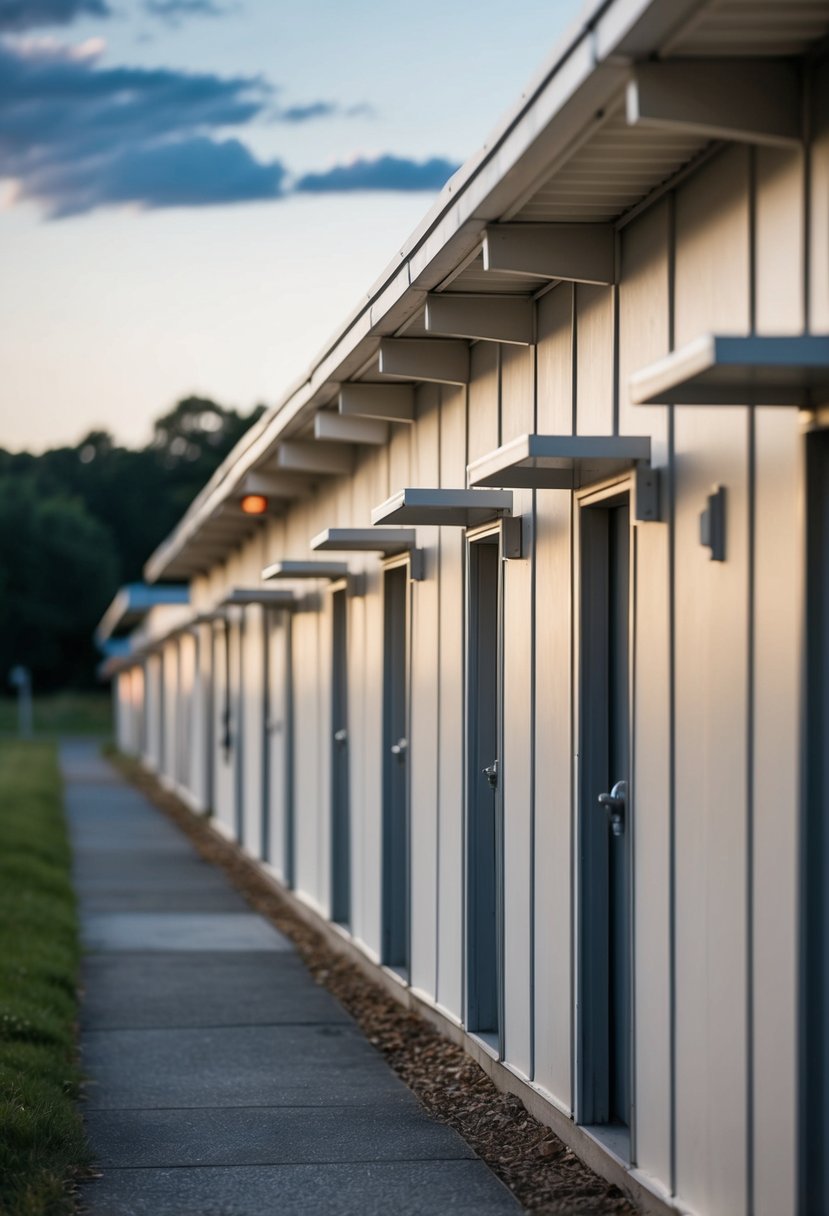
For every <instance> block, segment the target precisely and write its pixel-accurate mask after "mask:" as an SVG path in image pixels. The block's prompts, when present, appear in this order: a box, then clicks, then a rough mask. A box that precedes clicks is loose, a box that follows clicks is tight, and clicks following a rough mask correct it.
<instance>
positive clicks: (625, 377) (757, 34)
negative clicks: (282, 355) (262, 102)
mask: <svg viewBox="0 0 829 1216" xmlns="http://www.w3.org/2000/svg"><path fill="white" fill-rule="evenodd" d="M827 32H829V4H827V3H825V2H818V0H798V3H797V4H791V5H790V4H773V3H768V2H767V0H720V2H715V0H607V2H605V3H601V4H597V5H595V6H594V8H593V9H592V11H591V12H589V13H588V14H587V16H586V17H585V19H584V20H582V22H581V23H580V24H579V25H578V26H577V27H576V28H575V29H574V30H573V31H572V33H571V36H570V37H569V38H568V39H567V40H566V42H565V43H564V45H563V46H562V47H561V48H560V50H559V52H558V54H557V55H556V57H555V58H554V59H553V60H552V61H551V63H550V64H549V65H548V66H547V67H546V69H545V70H544V72H543V73H542V74H541V75H540V76H539V77H538V79H537V80H536V81H534V82H533V84H532V85H531V87H530V88H529V89H528V90H527V92H526V93H525V95H524V96H523V97H522V99H521V102H520V104H519V105H518V106H517V107H516V109H515V110H514V111H513V112H512V113H511V114H509V115H508V116H507V118H506V120H505V121H504V122H503V124H502V125H501V126H500V127H499V128H498V130H497V131H496V132H495V133H494V135H493V136H492V138H491V139H490V140H489V141H488V142H487V144H486V145H485V146H484V148H483V149H482V151H481V152H480V153H479V154H478V155H476V156H474V157H473V158H472V159H471V160H470V162H469V163H468V164H467V165H466V166H465V167H464V168H463V169H462V170H460V172H459V173H458V174H456V176H455V177H454V178H453V179H452V181H451V182H450V183H449V184H448V185H447V187H446V188H445V190H444V191H443V193H442V195H441V197H440V199H439V200H438V202H437V204H436V206H435V207H434V208H433V209H432V211H431V212H430V213H429V214H428V215H427V217H426V218H425V220H424V222H423V224H422V225H421V227H420V228H419V229H418V230H417V231H416V232H415V233H414V235H413V236H412V238H411V239H410V240H409V241H408V243H407V244H406V245H405V247H404V248H403V249H402V251H401V252H400V254H399V255H398V256H397V257H396V258H395V260H394V262H393V263H392V264H391V266H390V267H389V268H388V269H387V271H386V272H385V274H384V275H383V276H382V278H381V279H380V280H379V281H378V283H377V285H376V286H375V287H374V289H373V290H372V291H371V292H370V293H369V295H368V296H367V297H366V298H365V299H364V300H363V301H362V302H361V304H360V306H359V307H358V309H357V310H356V311H355V313H354V314H353V315H352V316H351V317H350V318H348V320H347V321H346V323H345V324H344V325H343V328H342V330H341V331H340V332H339V334H338V335H337V337H336V338H335V339H334V340H333V342H332V343H331V344H330V346H329V347H328V348H327V349H326V350H325V351H324V352H323V353H322V355H321V356H320V358H319V360H318V361H317V362H316V363H315V364H314V366H312V367H311V368H310V369H309V371H308V374H307V377H306V378H305V380H304V381H303V382H302V383H301V384H299V385H298V386H297V387H296V388H295V389H294V390H293V391H292V392H291V393H290V394H289V395H288V396H287V397H286V398H285V400H284V401H282V402H281V404H280V405H279V406H278V407H277V408H275V409H273V410H271V411H270V412H268V413H267V414H266V415H265V416H263V418H262V419H261V420H260V421H259V422H258V423H257V424H256V426H255V427H254V428H253V429H252V431H251V432H249V434H248V435H247V436H246V437H245V438H244V440H243V441H242V442H241V443H240V444H239V445H238V447H237V448H236V450H235V451H234V452H233V453H232V454H231V456H230V457H228V459H227V460H226V461H225V463H224V464H223V465H222V467H221V468H220V469H219V470H218V471H217V473H216V474H215V476H214V477H213V479H212V480H211V481H210V483H209V484H208V485H207V486H206V487H205V489H204V490H203V491H202V493H201V494H200V495H199V496H198V498H197V499H196V501H195V502H194V503H193V505H192V507H191V508H190V510H189V511H188V512H187V514H186V515H185V516H184V518H183V519H182V520H181V522H180V524H179V525H178V527H177V528H176V529H175V531H174V532H173V533H172V534H171V535H170V537H169V538H168V539H167V540H166V541H165V543H164V544H163V545H162V546H161V547H160V548H159V549H158V550H157V552H156V553H155V554H154V555H153V556H152V558H151V559H150V561H149V563H148V565H147V569H146V577H147V579H148V580H149V581H150V582H151V583H158V582H164V581H173V582H176V583H187V584H188V585H189V588H190V607H189V609H188V612H189V616H188V618H187V619H186V620H184V621H179V622H177V623H176V625H175V627H174V629H173V630H172V631H170V630H167V629H162V628H161V627H160V626H159V629H158V630H156V631H152V630H151V631H150V636H148V637H147V638H145V643H144V645H145V649H144V650H143V651H142V652H139V654H137V655H135V656H133V658H132V659H131V660H121V665H120V667H119V673H118V674H117V677H116V679H117V696H118V699H119V702H123V703H124V704H132V705H134V706H135V705H136V694H135V688H136V686H137V685H136V681H138V686H140V682H141V680H142V678H143V681H144V688H145V690H146V697H145V701H144V705H145V713H144V717H143V721H142V723H141V726H140V729H139V730H138V731H136V728H135V726H134V725H131V726H129V727H128V726H126V725H124V724H125V723H127V722H131V721H132V719H131V718H130V715H129V714H126V713H125V714H124V715H123V716H121V717H120V718H119V729H120V730H121V735H120V738H121V744H122V746H124V747H126V748H128V749H130V750H134V751H135V750H140V752H141V754H142V755H143V757H144V760H145V762H146V763H147V764H148V765H149V766H150V767H151V768H153V769H154V770H156V771H158V772H159V773H160V775H161V776H162V778H163V779H164V780H165V781H167V782H168V783H170V784H171V785H173V786H174V787H175V788H176V789H177V790H178V791H179V793H180V794H181V795H182V796H183V797H184V798H186V799H187V800H188V801H189V802H190V804H191V805H192V806H193V807H194V808H196V809H197V810H207V809H209V810H210V811H211V812H212V815H213V822H214V824H215V826H216V829H217V830H218V831H221V832H222V833H224V834H225V835H227V836H229V837H232V838H233V839H235V840H237V841H238V842H239V843H240V845H241V846H242V848H243V849H244V850H246V851H247V852H248V853H249V854H251V855H252V856H253V857H255V858H257V859H259V860H260V861H261V863H262V865H263V866H264V867H265V868H266V869H267V870H268V871H269V872H270V873H271V874H272V875H273V877H274V878H275V880H277V881H278V882H279V883H280V884H282V885H283V886H285V887H286V888H290V890H291V891H292V892H293V898H295V900H296V901H297V903H298V904H300V905H301V906H302V907H303V908H304V909H305V910H306V913H307V914H308V915H309V916H314V917H316V918H317V919H318V921H319V923H321V924H323V925H327V926H329V928H328V931H329V932H330V933H332V934H336V935H337V936H338V939H339V941H340V943H341V944H342V946H343V948H344V949H346V950H350V951H352V952H353V953H354V954H355V955H357V956H359V957H360V959H361V960H363V961H365V962H367V964H371V965H374V966H375V968H376V971H377V974H378V976H382V978H383V980H384V982H386V983H388V984H390V985H392V986H395V987H396V989H397V991H398V993H399V995H400V997H401V999H402V1000H405V1001H409V1002H411V1003H413V1004H415V1005H417V1006H418V1007H419V1008H421V1009H423V1010H424V1012H425V1013H426V1014H427V1016H429V1017H431V1018H432V1019H433V1020H435V1021H436V1022H437V1023H438V1024H439V1025H441V1026H442V1027H443V1028H444V1029H445V1030H446V1032H447V1033H449V1034H452V1035H454V1036H455V1037H457V1038H459V1039H460V1040H462V1041H463V1042H464V1043H465V1045H466V1046H467V1048H468V1050H470V1051H471V1052H472V1053H473V1054H474V1055H475V1056H476V1057H477V1058H478V1059H479V1060H480V1061H481V1063H482V1064H483V1066H484V1067H486V1068H487V1069H488V1070H489V1071H490V1072H491V1073H492V1075H493V1076H494V1077H495V1078H496V1080H497V1081H498V1083H499V1084H501V1085H503V1086H508V1087H509V1088H511V1089H513V1090H514V1091H515V1092H516V1093H518V1094H520V1095H521V1097H522V1098H523V1099H524V1100H525V1101H526V1102H527V1103H528V1105H530V1106H531V1108H532V1109H533V1111H534V1112H535V1113H537V1114H539V1115H540V1116H541V1117H542V1118H544V1119H545V1120H547V1121H548V1122H549V1123H550V1125H551V1126H552V1127H554V1128H555V1129H556V1131H558V1132H559V1134H560V1135H562V1136H563V1138H564V1139H565V1140H567V1141H568V1143H570V1144H572V1145H573V1146H574V1147H575V1149H576V1150H577V1151H578V1152H580V1153H581V1154H582V1155H585V1156H586V1157H587V1158H588V1159H589V1160H590V1161H591V1162H592V1163H593V1164H594V1165H595V1166H596V1168H598V1169H600V1170H601V1171H602V1172H604V1173H606V1174H607V1175H608V1176H610V1177H613V1178H616V1179H617V1180H621V1181H622V1183H623V1185H625V1186H627V1187H628V1189H630V1190H631V1191H632V1192H633V1193H635V1194H636V1195H637V1196H638V1198H639V1200H640V1202H642V1203H643V1204H644V1205H645V1206H649V1207H650V1208H652V1209H653V1210H657V1211H663V1210H679V1211H683V1212H686V1211H687V1212H693V1213H698V1214H703V1213H704V1214H706V1216H741V1214H743V1216H748V1214H749V1213H751V1214H752V1216H786V1214H787V1213H794V1212H798V1213H800V1214H801V1216H815V1214H816V1213H825V1212H829V1174H827V1171H826V1166H825V1164H824V1162H825V1160H826V1158H827V1152H826V1150H827V1147H828V1146H827V1138H829V1061H827V1020H828V1019H827V1013H829V1008H828V1007H829V993H828V992H827V985H829V965H828V964H827V947H828V945H829V899H827V895H826V891H825V880H824V876H825V874H826V873H827V870H828V869H829V855H828V854H829V834H827V832H826V830H825V828H824V819H825V812H826V805H827V793H826V789H825V782H826V781H827V780H828V779H829V778H827V776H826V775H825V771H824V756H825V755H826V754H827V723H829V704H827V701H828V700H829V693H827V689H829V679H827V664H829V634H827V619H829V617H828V616H827V614H828V613H829V535H827V534H828V533H829V438H827V435H829V432H827V430H825V429H823V428H824V427H825V426H826V424H827V418H828V417H829V415H827V414H826V412H825V409H824V406H825V403H826V402H827V401H829V337H827V334H829V223H827V220H828V219H829V63H827V60H826V58H825V54H826V46H827V43H826V35H827ZM243 508H244V509H243ZM250 510H258V511H259V512H260V514H254V515H252V514H249V513H248V511H250ZM142 655H143V657H142ZM142 670H143V672H144V675H143V677H142V676H141V674H140V673H141V671H142ZM153 690H154V691H153ZM158 705H161V706H163V712H161V711H159V709H158V708H157V706H158ZM154 707H156V708H154ZM139 711H140V707H139ZM139 716H140V713H139ZM138 738H140V739H141V744H140V747H139V746H138V745H137V744H136V739H138ZM177 740H178V741H179V742H178V743H177V742H176V741H177ZM182 740H184V741H185V742H184V744H183V745H182V744H181V741H182ZM174 757H178V758H179V759H178V762H176V761H174V759H173V758H174Z"/></svg>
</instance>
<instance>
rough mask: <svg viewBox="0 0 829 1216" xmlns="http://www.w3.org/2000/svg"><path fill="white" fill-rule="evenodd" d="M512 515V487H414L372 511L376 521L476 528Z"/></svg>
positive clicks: (377, 522) (401, 491)
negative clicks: (490, 488)
mask: <svg viewBox="0 0 829 1216" xmlns="http://www.w3.org/2000/svg"><path fill="white" fill-rule="evenodd" d="M505 515H512V493H511V492H510V491H509V490H444V489H421V488H419V487H411V488H407V489H405V490H400V491H398V493H397V494H393V495H392V497H391V498H388V499H386V501H385V502H384V503H382V504H381V505H380V506H379V507H375V508H374V510H373V511H372V513H371V522H372V523H373V524H375V525H376V524H438V525H440V526H443V527H447V526H448V527H456V528H474V527H476V526H477V525H478V524H483V523H487V522H488V521H489V520H491V519H500V518H502V517H503V516H505Z"/></svg>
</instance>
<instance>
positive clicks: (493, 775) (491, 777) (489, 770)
mask: <svg viewBox="0 0 829 1216" xmlns="http://www.w3.org/2000/svg"><path fill="white" fill-rule="evenodd" d="M481 772H482V773H483V774H484V776H485V777H486V779H487V781H488V782H489V784H490V785H491V786H492V788H493V789H494V790H497V788H498V761H497V760H493V761H492V764H488V765H487V766H486V768H482V769H481Z"/></svg>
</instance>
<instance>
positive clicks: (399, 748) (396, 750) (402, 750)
mask: <svg viewBox="0 0 829 1216" xmlns="http://www.w3.org/2000/svg"><path fill="white" fill-rule="evenodd" d="M408 746H409V740H408V739H398V740H397V742H396V743H393V744H392V748H391V754H392V755H393V756H397V758H398V760H402V759H404V758H405V755H406V749H407V748H408Z"/></svg>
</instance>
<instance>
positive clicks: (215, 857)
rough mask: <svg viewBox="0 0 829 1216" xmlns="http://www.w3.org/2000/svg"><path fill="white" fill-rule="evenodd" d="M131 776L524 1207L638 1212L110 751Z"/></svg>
mask: <svg viewBox="0 0 829 1216" xmlns="http://www.w3.org/2000/svg"><path fill="white" fill-rule="evenodd" d="M110 759H112V760H113V762H114V763H115V764H116V765H117V767H118V768H119V769H120V770H121V771H122V772H123V774H124V775H125V776H126V777H127V779H128V780H130V781H131V782H132V783H133V784H135V785H137V786H138V787H139V788H140V789H141V790H142V791H143V792H144V793H145V794H146V795H147V797H148V798H149V799H150V800H151V801H152V802H153V803H154V805H155V806H157V807H158V808H159V809H160V810H162V811H164V812H165V813H166V814H167V815H168V816H169V817H170V818H171V819H172V820H174V821H175V823H176V824H177V825H178V826H179V827H180V828H181V829H182V831H183V832H184V833H185V834H186V835H187V836H188V837H189V838H190V839H191V840H192V841H193V843H194V845H195V847H196V849H197V850H198V852H199V853H200V855H201V856H202V857H204V858H205V860H207V861H211V862H213V863H215V864H216V865H218V866H221V868H222V869H223V870H224V871H225V873H226V874H227V875H228V877H229V878H230V880H231V881H232V883H233V885H234V886H235V887H236V888H237V889H238V890H239V891H240V892H241V893H242V894H243V895H244V896H245V898H246V899H247V901H248V903H250V905H251V906H252V907H253V908H255V909H256V911H257V912H259V913H261V915H262V916H264V917H266V918H267V919H268V920H269V921H270V922H271V923H272V924H273V925H275V926H276V928H277V929H279V931H280V932H281V933H284V934H285V936H286V937H289V938H290V939H291V941H292V942H293V943H294V945H295V946H296V948H297V950H298V952H299V954H300V956H301V957H302V959H303V961H304V962H305V964H306V966H307V967H308V969H309V970H310V972H311V974H312V975H313V976H314V979H315V980H316V981H317V983H319V984H322V985H323V986H324V987H325V988H327V989H328V991H329V992H331V993H332V994H333V995H334V996H335V997H336V998H337V1000H338V1001H340V1003H341V1004H342V1005H343V1006H344V1007H345V1008H346V1009H347V1010H348V1012H349V1013H350V1014H351V1016H352V1017H353V1018H354V1020H355V1021H356V1022H357V1024H358V1025H359V1026H360V1028H361V1030H362V1031H363V1033H364V1034H365V1035H366V1037H367V1038H368V1040H369V1041H370V1042H371V1043H372V1044H374V1046H375V1047H376V1048H377V1049H378V1051H380V1052H382V1054H383V1055H384V1056H385V1058H386V1060H387V1061H388V1063H389V1065H390V1066H391V1068H392V1069H393V1070H394V1071H395V1072H396V1073H397V1075H398V1076H399V1077H401V1078H402V1080H403V1081H405V1083H406V1084H407V1085H408V1086H409V1088H410V1089H412V1090H413V1091H414V1092H415V1093H416V1094H417V1096H418V1098H419V1099H420V1101H421V1102H422V1103H423V1105H424V1106H425V1107H426V1109H427V1110H428V1111H430V1113H431V1114H432V1115H434V1116H435V1118H437V1119H439V1120H440V1121H441V1122H443V1123H447V1124H449V1126H450V1127H454V1128H455V1130H456V1131H457V1132H459V1134H460V1135H461V1136H462V1137H463V1139H464V1140H465V1141H466V1142H467V1144H469V1145H470V1146H471V1148H472V1149H474V1151H475V1152H476V1153H477V1154H478V1156H479V1157H481V1158H482V1159H483V1160H484V1161H485V1162H486V1164H487V1165H488V1166H489V1167H490V1169H492V1171H493V1172H494V1173H495V1174H497V1175H498V1177H499V1178H500V1179H501V1180H502V1181H503V1182H504V1183H506V1185H507V1186H508V1187H509V1188H510V1190H511V1191H512V1192H513V1193H514V1194H515V1196H516V1198H517V1199H518V1201H519V1202H520V1203H521V1204H522V1206H523V1207H524V1209H525V1210H526V1211H528V1212H537V1213H539V1214H544V1216H569V1214H570V1213H579V1214H580V1216H585V1214H587V1213H591V1214H592V1216H636V1208H635V1207H634V1206H633V1205H632V1204H631V1202H630V1200H629V1199H627V1198H626V1196H625V1195H623V1194H622V1192H621V1191H620V1190H619V1189H618V1187H615V1186H612V1185H611V1184H610V1183H608V1182H606V1181H605V1180H604V1179H603V1178H601V1177H599V1175H598V1174H594V1173H593V1171H592V1170H591V1169H589V1168H588V1167H587V1166H586V1165H585V1164H584V1163H583V1162H582V1161H581V1160H580V1159H579V1158H578V1157H577V1156H576V1155H575V1153H573V1151H572V1150H571V1149H569V1148H568V1147H567V1146H566V1145H565V1144H564V1143H563V1142H562V1141H561V1140H560V1139H559V1138H558V1136H556V1135H555V1133H554V1132H552V1131H551V1130H550V1128H549V1127H546V1126H545V1125H544V1124H543V1123H539V1122H538V1120H536V1119H534V1118H533V1116H532V1115H531V1114H529V1112H528V1111H527V1110H526V1108H525V1107H524V1105H523V1103H522V1102H521V1101H520V1099H519V1098H517V1097H515V1096H514V1095H512V1094H503V1093H501V1092H500V1091H499V1090H498V1089H496V1087H495V1085H493V1083H492V1081H490V1079H489V1077H487V1075H486V1074H485V1073H484V1072H483V1071H482V1069H481V1068H480V1067H479V1066H478V1065H477V1064H476V1063H475V1061H474V1060H473V1059H472V1058H471V1057H470V1056H468V1055H467V1054H466V1052H465V1051H464V1050H463V1048H461V1047H459V1046H457V1045H456V1044H454V1043H451V1042H450V1041H449V1040H448V1039H445V1038H444V1037H443V1036H442V1035H441V1034H439V1033H438V1031H437V1030H436V1029H435V1028H434V1027H433V1026H431V1025H430V1024H429V1023H428V1022H426V1021H425V1020H424V1019H423V1018H421V1017H419V1016H418V1015H417V1014H416V1013H413V1012H412V1011H410V1010H408V1009H406V1008H404V1007H403V1006H402V1005H401V1004H400V1003H399V1002H398V1001H396V1000H395V999H394V998H393V997H392V996H390V995H389V994H388V993H387V992H386V991H385V990H384V989H383V988H382V987H381V986H380V985H379V984H376V983H374V982H373V981H372V980H371V979H370V978H369V977H368V976H367V975H366V974H365V973H364V972H363V971H362V970H360V968H359V967H357V966H356V965H355V964H354V963H352V962H350V961H349V959H348V958H347V957H346V956H345V955H343V954H340V953H338V952H337V951H335V950H333V949H332V948H331V947H330V946H329V945H328V943H327V942H326V941H325V939H324V938H323V937H322V936H321V935H320V934H319V933H317V932H315V931H314V930H313V929H312V928H311V927H310V926H309V925H308V924H307V923H306V922H305V921H304V920H302V919H301V917H299V916H298V915H297V914H296V913H295V912H294V911H293V910H292V908H291V907H290V905H289V904H288V902H287V901H286V900H284V899H283V898H282V897H281V896H280V895H279V893H278V892H277V891H276V890H275V889H274V887H273V886H272V884H271V883H270V881H269V880H268V879H267V878H266V877H265V876H264V875H263V874H262V873H261V872H260V871H259V869H258V867H257V865H256V863H255V862H253V861H251V860H249V859H248V858H246V857H244V856H242V854H241V853H240V852H239V850H238V849H237V848H236V846H235V845H234V844H232V843H231V842H230V841H226V840H223V839H221V837H219V836H217V835H216V834H215V833H214V832H213V831H212V830H211V828H210V827H209V826H208V822H207V821H206V820H204V819H200V818H199V817H198V816H196V815H194V814H193V813H192V811H190V810H189V809H188V808H187V807H186V806H185V805H184V804H183V803H182V802H180V801H179V799H178V798H176V797H175V796H174V795H173V794H170V793H169V792H167V791H166V790H164V789H163V788H162V787H161V786H160V785H159V784H158V782H157V781H156V780H155V778H153V777H152V776H151V775H150V774H148V773H147V772H145V770H144V769H142V768H141V767H140V765H138V764H137V763H136V762H134V761H131V760H128V759H124V758H123V757H120V756H114V757H110Z"/></svg>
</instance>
